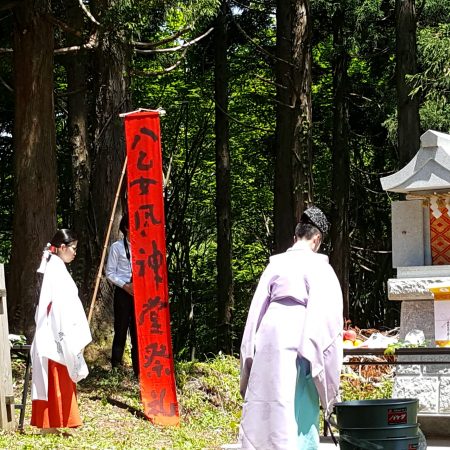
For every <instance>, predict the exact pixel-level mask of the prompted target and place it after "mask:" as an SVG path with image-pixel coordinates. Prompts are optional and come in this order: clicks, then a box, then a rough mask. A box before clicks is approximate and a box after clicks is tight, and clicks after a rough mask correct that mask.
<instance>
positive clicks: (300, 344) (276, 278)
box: [239, 241, 343, 450]
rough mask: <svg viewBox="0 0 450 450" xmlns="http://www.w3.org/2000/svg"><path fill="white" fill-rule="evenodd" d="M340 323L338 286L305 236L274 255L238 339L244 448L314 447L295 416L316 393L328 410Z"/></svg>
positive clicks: (337, 366) (335, 386)
mask: <svg viewBox="0 0 450 450" xmlns="http://www.w3.org/2000/svg"><path fill="white" fill-rule="evenodd" d="M342 329H343V317H342V292H341V288H340V285H339V282H338V279H337V277H336V275H335V273H334V271H333V269H332V267H331V266H330V264H329V263H328V257H327V256H325V255H322V254H318V253H314V252H313V251H312V250H310V249H309V248H308V247H307V245H306V242H304V241H298V242H297V243H296V244H294V245H293V246H292V247H291V248H290V249H289V250H288V251H287V252H285V253H282V254H279V255H275V256H272V257H271V258H270V263H269V264H268V266H267V268H266V269H265V271H264V272H263V274H262V276H261V279H260V281H259V284H258V287H257V289H256V292H255V295H254V297H253V300H252V303H251V306H250V310H249V314H248V318H247V322H246V326H245V330H244V334H243V339H242V344H241V354H240V358H241V379H240V388H241V394H242V396H243V397H244V405H243V411H242V419H241V424H240V433H239V434H240V436H239V440H240V444H241V446H242V448H243V449H258V450H297V449H308V450H310V449H314V448H317V447H315V445H316V444H314V443H310V444H302V443H300V440H299V429H300V425H299V417H302V416H304V417H305V416H308V414H310V411H308V408H309V406H308V405H307V404H310V405H313V406H314V408H316V409H317V414H318V403H319V399H320V403H321V405H322V407H323V409H324V412H325V414H326V415H327V416H328V415H329V414H330V413H331V410H332V407H333V404H334V403H335V402H336V401H337V400H338V397H339V376H340V371H341V366H342V356H343V355H342V354H343V351H342ZM305 370H306V371H305ZM308 371H310V375H308V376H309V378H310V382H308V379H307V376H306V374H307V372H308ZM308 383H309V384H308ZM299 385H301V390H302V392H303V391H305V392H306V394H301V395H300V396H299ZM314 385H315V388H316V389H317V391H316V389H314ZM311 388H312V390H311ZM307 391H309V392H307ZM313 391H314V392H313ZM317 394H318V395H317ZM299 398H301V399H302V400H301V401H300V404H299V401H298V399H299ZM302 402H303V403H302ZM314 402H316V405H314ZM305 403H307V404H305ZM302 408H303V410H302ZM310 409H312V408H310ZM317 439H318V435H317Z"/></svg>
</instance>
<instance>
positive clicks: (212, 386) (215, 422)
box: [0, 356, 241, 450]
mask: <svg viewBox="0 0 450 450" xmlns="http://www.w3.org/2000/svg"><path fill="white" fill-rule="evenodd" d="M176 372H177V389H178V401H179V406H180V415H181V425H180V426H178V427H161V426H155V425H153V424H152V423H151V422H149V421H148V420H147V419H145V418H143V417H142V414H141V411H142V408H141V403H140V400H139V386H138V382H137V380H135V379H134V377H133V375H132V371H131V369H125V370H124V371H111V370H107V369H105V368H102V367H91V371H90V374H89V376H88V378H87V379H86V380H83V381H82V382H81V383H79V384H78V395H79V407H80V415H81V417H82V420H83V426H82V427H80V428H79V429H76V430H71V432H72V434H73V435H72V436H71V437H60V436H53V435H45V436H43V435H41V434H40V433H39V431H38V430H37V429H36V428H34V427H31V426H29V425H28V424H29V419H30V414H31V406H30V401H29V402H28V403H29V404H28V405H27V409H26V419H25V426H24V432H23V433H18V432H15V433H14V432H1V431H0V448H1V449H8V450H12V449H42V450H43V449H99V450H100V449H102V450H103V449H111V450H119V449H140V450H142V449H158V450H164V449H167V450H168V449H218V448H220V446H221V445H222V444H224V443H229V442H235V441H236V439H237V430H238V424H239V416H240V411H241V398H240V395H239V383H238V377H239V363H238V361H237V360H236V358H232V357H227V356H217V357H215V358H214V359H211V360H209V361H207V362H194V363H179V364H177V365H176ZM13 373H14V378H15V390H16V392H15V395H16V399H20V398H21V390H22V382H21V381H22V380H21V377H23V363H19V362H17V361H16V362H14V370H13Z"/></svg>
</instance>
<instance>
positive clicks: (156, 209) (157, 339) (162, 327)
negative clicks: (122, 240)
mask: <svg viewBox="0 0 450 450" xmlns="http://www.w3.org/2000/svg"><path fill="white" fill-rule="evenodd" d="M125 139H126V147H127V157H128V162H127V178H128V213H129V217H130V243H131V252H132V268H133V288H134V305H135V319H136V328H137V339H138V350H139V378H140V386H141V398H142V403H143V406H144V412H145V415H146V416H147V417H148V418H149V419H150V420H151V421H152V422H153V423H155V424H160V425H178V424H179V421H180V420H179V413H178V402H177V395H176V386H175V370H174V362H173V354H172V338H171V333H170V312H169V289H168V280H167V264H166V240H165V219H164V197H163V180H162V173H163V170H162V156H161V132H160V126H159V113H158V112H156V111H151V112H136V113H131V114H129V115H127V116H125Z"/></svg>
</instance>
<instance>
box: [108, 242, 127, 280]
mask: <svg viewBox="0 0 450 450" xmlns="http://www.w3.org/2000/svg"><path fill="white" fill-rule="evenodd" d="M119 252H120V249H119V247H118V246H117V245H115V244H112V245H111V247H110V249H109V254H108V261H107V263H106V268H105V274H106V278H107V279H108V280H109V281H111V283H113V284H115V285H116V286H119V287H123V286H124V284H126V283H125V282H124V281H123V280H122V279H121V278H120V277H119V276H118V275H117V266H118V263H119Z"/></svg>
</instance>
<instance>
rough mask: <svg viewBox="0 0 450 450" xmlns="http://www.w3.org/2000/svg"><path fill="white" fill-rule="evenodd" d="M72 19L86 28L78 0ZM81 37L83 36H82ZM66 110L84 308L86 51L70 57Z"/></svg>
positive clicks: (73, 41)
mask: <svg viewBox="0 0 450 450" xmlns="http://www.w3.org/2000/svg"><path fill="white" fill-rule="evenodd" d="M66 5H67V16H68V19H69V22H70V23H71V24H72V26H73V27H74V28H75V29H77V30H82V29H83V12H82V10H81V8H80V6H79V4H78V1H77V0H70V1H67V2H66ZM81 39H82V38H81ZM81 43H82V41H81V40H80V38H74V37H72V36H68V45H69V46H72V45H80V44H81ZM65 66H66V73H67V91H68V99H67V110H68V129H69V144H70V146H71V148H72V179H73V183H72V192H73V208H72V213H73V214H72V216H73V221H72V223H73V224H72V228H73V229H74V230H75V231H76V233H77V235H78V238H79V241H78V250H77V257H76V258H75V260H74V262H73V263H72V274H73V276H74V278H75V280H76V282H77V286H78V291H79V296H80V299H81V301H82V303H83V304H84V305H85V307H88V306H89V300H90V294H91V289H90V286H89V284H88V283H85V280H86V279H89V274H90V273H92V271H91V270H90V269H91V264H92V261H91V260H90V258H89V256H90V255H89V240H90V235H89V229H88V208H89V183H90V176H91V163H90V154H89V136H88V118H87V115H88V107H87V95H86V74H87V70H86V66H87V57H86V55H85V54H84V53H83V52H77V53H73V54H71V55H69V56H67V60H66V64H65Z"/></svg>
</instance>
